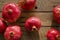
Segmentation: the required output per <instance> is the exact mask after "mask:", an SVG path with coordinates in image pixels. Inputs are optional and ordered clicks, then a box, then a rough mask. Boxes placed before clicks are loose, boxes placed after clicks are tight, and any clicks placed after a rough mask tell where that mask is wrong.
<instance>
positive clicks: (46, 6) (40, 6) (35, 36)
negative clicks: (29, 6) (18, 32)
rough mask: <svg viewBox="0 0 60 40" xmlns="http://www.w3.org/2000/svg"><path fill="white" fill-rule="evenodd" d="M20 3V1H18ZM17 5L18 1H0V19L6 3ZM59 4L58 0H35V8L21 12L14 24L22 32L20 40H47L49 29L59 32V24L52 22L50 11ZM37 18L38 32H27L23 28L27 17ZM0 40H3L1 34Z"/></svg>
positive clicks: (59, 0)
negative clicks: (39, 20) (40, 22)
mask: <svg viewBox="0 0 60 40" xmlns="http://www.w3.org/2000/svg"><path fill="white" fill-rule="evenodd" d="M20 1H21V0H20ZM12 2H14V3H17V4H18V2H19V0H0V17H2V16H1V14H2V8H3V6H4V5H5V4H6V3H12ZM59 3H60V0H37V2H36V7H37V9H36V8H34V9H33V10H31V11H23V10H22V14H21V17H20V18H19V20H17V22H16V24H18V25H20V26H21V28H22V31H23V36H22V38H21V40H47V38H46V33H47V31H48V30H49V29H50V28H56V29H57V30H60V27H57V26H60V25H59V24H57V23H56V22H55V21H54V20H53V15H52V9H53V8H54V7H55V6H56V5H57V4H59ZM32 16H35V17H38V18H40V19H41V21H42V27H41V28H40V30H39V31H38V32H31V33H29V32H27V31H26V30H25V28H24V23H25V21H26V20H27V18H29V17H32ZM0 40H4V37H3V33H2V34H0Z"/></svg>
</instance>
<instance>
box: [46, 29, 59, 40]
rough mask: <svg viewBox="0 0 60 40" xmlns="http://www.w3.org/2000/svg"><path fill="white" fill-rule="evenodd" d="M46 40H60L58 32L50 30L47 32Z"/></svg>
mask: <svg viewBox="0 0 60 40" xmlns="http://www.w3.org/2000/svg"><path fill="white" fill-rule="evenodd" d="M47 39H48V40H60V32H59V31H58V30H56V29H50V30H49V31H48V32H47Z"/></svg>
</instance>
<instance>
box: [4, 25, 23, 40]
mask: <svg viewBox="0 0 60 40" xmlns="http://www.w3.org/2000/svg"><path fill="white" fill-rule="evenodd" d="M21 37H22V30H21V28H20V26H17V25H15V26H8V27H7V29H6V30H5V33H4V38H5V39H6V40H19V39H21Z"/></svg>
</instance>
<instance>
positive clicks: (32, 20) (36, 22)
mask: <svg viewBox="0 0 60 40" xmlns="http://www.w3.org/2000/svg"><path fill="white" fill-rule="evenodd" d="M33 26H36V28H37V29H38V30H39V29H40V27H41V21H40V19H38V18H36V17H31V18H28V19H27V21H26V23H25V28H26V30H28V31H30V32H31V31H32V27H33Z"/></svg>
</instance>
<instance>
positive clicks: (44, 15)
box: [17, 12, 53, 26]
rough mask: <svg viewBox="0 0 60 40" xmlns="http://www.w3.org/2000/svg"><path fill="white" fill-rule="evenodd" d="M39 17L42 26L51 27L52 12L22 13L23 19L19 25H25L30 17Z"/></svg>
mask: <svg viewBox="0 0 60 40" xmlns="http://www.w3.org/2000/svg"><path fill="white" fill-rule="evenodd" d="M33 16H34V17H38V18H39V19H40V20H41V22H42V26H51V24H52V20H53V17H52V12H23V13H22V17H24V18H22V19H19V20H18V21H17V23H18V24H19V23H20V22H23V23H25V21H26V20H27V19H28V18H30V17H33Z"/></svg>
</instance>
